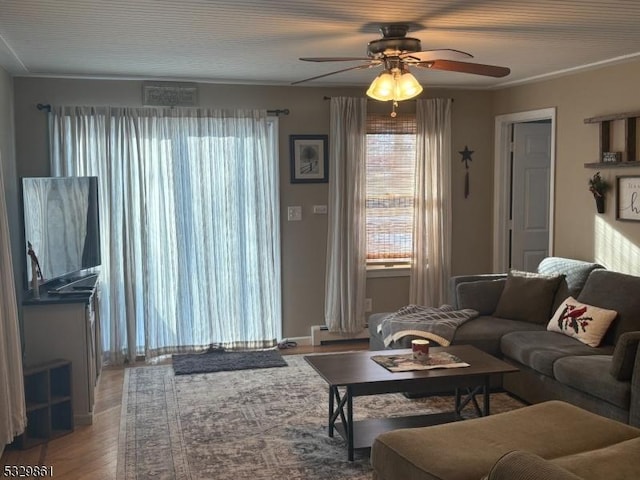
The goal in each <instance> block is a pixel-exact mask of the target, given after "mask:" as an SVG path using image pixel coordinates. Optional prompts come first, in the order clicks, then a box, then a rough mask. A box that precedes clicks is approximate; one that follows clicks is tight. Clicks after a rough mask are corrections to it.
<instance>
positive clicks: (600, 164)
mask: <svg viewBox="0 0 640 480" xmlns="http://www.w3.org/2000/svg"><path fill="white" fill-rule="evenodd" d="M584 167H585V168H620V167H640V162H637V161H635V160H631V161H629V162H595V163H585V164H584Z"/></svg>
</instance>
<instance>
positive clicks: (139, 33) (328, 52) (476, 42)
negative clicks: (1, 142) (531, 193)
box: [0, 0, 640, 88]
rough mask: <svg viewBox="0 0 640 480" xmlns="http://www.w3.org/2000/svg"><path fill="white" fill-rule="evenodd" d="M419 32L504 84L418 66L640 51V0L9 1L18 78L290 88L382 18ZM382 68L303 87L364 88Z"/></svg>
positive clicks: (554, 63) (5, 52)
mask: <svg viewBox="0 0 640 480" xmlns="http://www.w3.org/2000/svg"><path fill="white" fill-rule="evenodd" d="M399 22H405V23H409V24H410V25H412V28H411V31H410V32H409V36H413V37H416V38H419V39H420V40H421V41H422V48H423V49H434V48H453V49H457V50H463V51H466V52H469V53H471V54H472V55H474V58H473V59H471V60H470V61H472V62H477V63H487V64H493V65H500V66H506V67H509V68H511V74H510V75H509V76H507V77H505V78H501V79H494V78H488V77H481V76H477V75H471V74H463V73H452V72H442V71H431V70H425V69H414V70H413V72H414V74H415V75H416V76H417V77H418V79H419V80H420V82H421V83H423V84H425V85H427V84H428V85H432V86H451V87H469V88H487V87H496V86H501V85H508V84H514V83H519V82H523V81H527V80H531V79H533V78H537V77H540V76H546V75H552V74H557V73H562V72H565V71H571V70H574V69H579V68H584V67H588V66H591V65H594V64H601V63H606V62H610V61H618V60H625V59H629V58H634V57H635V56H637V55H638V53H639V52H640V1H638V0H617V1H592V0H580V1H577V0H575V1H556V0H515V1H514V0H508V1H507V0H486V1H479V0H473V1H461V0H449V1H446V0H430V1H425V0H405V1H402V2H389V1H387V2H379V1H362V0H348V1H345V0H273V1H271V0H262V1H261V0H180V1H178V0H175V1H169V0H0V65H2V66H3V67H4V68H5V70H7V71H8V72H10V73H11V74H13V75H17V76H73V77H99V78H147V79H170V80H184V81H205V82H220V83H247V84H265V85H288V84H290V83H291V82H294V81H297V80H302V79H305V78H308V77H312V76H315V75H321V74H323V73H327V72H330V71H333V70H338V69H341V68H346V67H349V66H355V65H358V64H359V63H360V62H353V63H345V62H340V63H320V64H314V63H308V62H301V61H299V60H298V58H299V57H314V56H364V55H365V53H366V45H367V42H369V41H371V40H375V39H377V38H379V36H380V35H379V32H378V28H379V26H380V24H383V23H399ZM377 72H378V70H375V71H372V70H368V69H364V70H357V71H350V72H345V73H340V74H337V75H332V76H329V77H326V78H323V79H319V80H315V81H313V82H309V83H305V84H303V85H302V86H304V85H310V86H312V85H316V86H318V85H327V86H329V85H331V86H337V85H365V84H367V83H369V82H370V81H371V79H372V78H373V77H374V76H375V75H376V74H377Z"/></svg>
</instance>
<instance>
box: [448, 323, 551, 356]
mask: <svg viewBox="0 0 640 480" xmlns="http://www.w3.org/2000/svg"><path fill="white" fill-rule="evenodd" d="M545 328H546V327H545V326H544V325H538V324H536V323H531V322H520V321H518V320H509V319H507V318H498V317H492V316H488V315H485V316H480V317H477V318H474V319H473V320H470V321H468V322H466V323H464V324H462V325H461V326H460V327H458V329H457V330H456V334H455V336H454V337H453V342H452V344H454V345H473V346H475V347H477V348H479V349H480V350H483V351H485V352H487V353H490V354H491V355H494V356H496V357H500V356H501V353H500V337H502V335H504V334H505V333H509V332H520V331H544V330H545Z"/></svg>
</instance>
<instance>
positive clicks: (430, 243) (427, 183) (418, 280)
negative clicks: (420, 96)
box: [409, 98, 451, 306]
mask: <svg viewBox="0 0 640 480" xmlns="http://www.w3.org/2000/svg"><path fill="white" fill-rule="evenodd" d="M416 127H417V138H416V180H415V182H416V184H415V194H416V202H415V208H414V217H413V260H412V263H411V281H410V284H409V302H410V303H412V304H417V305H430V306H439V305H441V304H443V303H445V302H446V301H447V282H448V279H449V275H450V271H451V245H450V244H451V194H450V191H451V99H443V98H434V99H426V100H418V101H417V106H416Z"/></svg>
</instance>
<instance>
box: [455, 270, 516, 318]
mask: <svg viewBox="0 0 640 480" xmlns="http://www.w3.org/2000/svg"><path fill="white" fill-rule="evenodd" d="M505 282H506V279H503V278H502V279H499V280H480V281H477V282H462V283H459V284H458V286H457V287H456V290H457V294H458V307H459V308H462V309H464V308H471V309H473V310H477V311H478V313H479V314H480V315H491V314H492V313H493V312H494V311H495V309H496V305H497V304H498V300H500V295H502V290H504V285H505Z"/></svg>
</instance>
